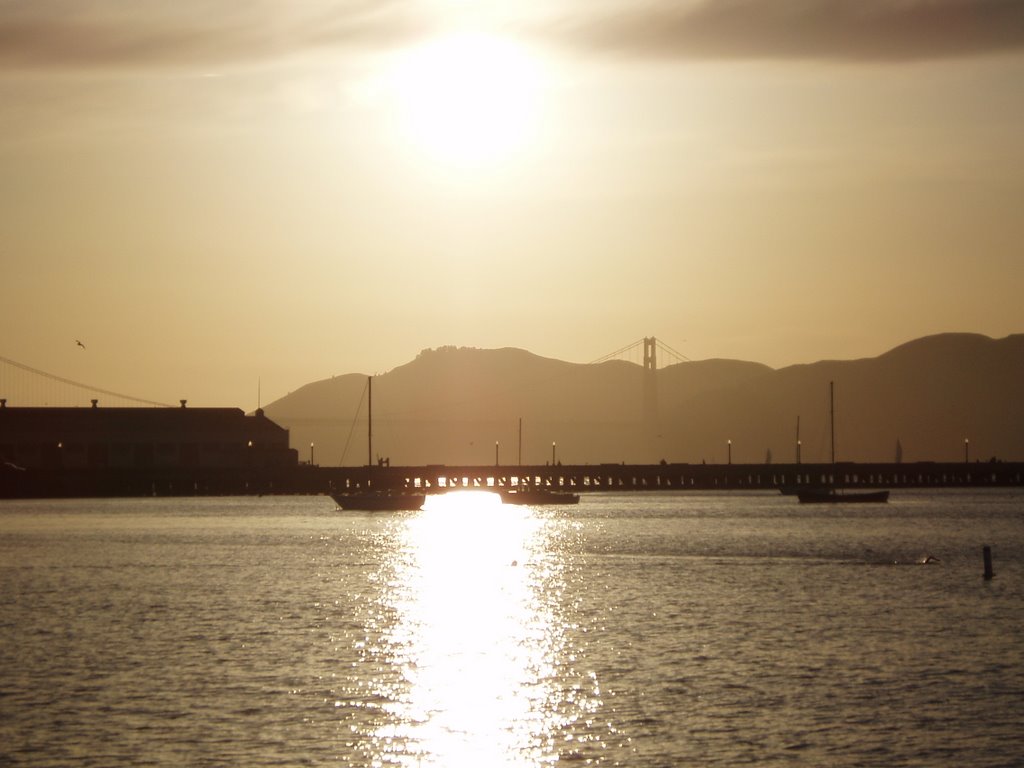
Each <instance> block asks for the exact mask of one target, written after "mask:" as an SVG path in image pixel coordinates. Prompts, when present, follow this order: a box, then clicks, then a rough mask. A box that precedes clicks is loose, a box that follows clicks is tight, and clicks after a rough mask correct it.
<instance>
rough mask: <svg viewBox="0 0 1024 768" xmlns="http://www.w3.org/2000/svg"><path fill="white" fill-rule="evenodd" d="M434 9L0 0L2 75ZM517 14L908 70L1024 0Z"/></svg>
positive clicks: (392, 21)
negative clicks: (906, 64) (907, 64)
mask: <svg viewBox="0 0 1024 768" xmlns="http://www.w3.org/2000/svg"><path fill="white" fill-rule="evenodd" d="M445 7H446V6H444V5H443V4H440V5H437V6H435V7H434V11H433V13H428V10H429V7H428V6H426V5H425V4H424V3H421V2H416V0H303V2H301V3H291V2H283V1H281V0H173V1H171V2H168V1H167V0H0V67H5V68H6V69H8V70H11V69H15V70H17V69H25V68H64V69H77V68H130V67H150V68H152V67H189V68H204V67H219V66H231V65H234V64H247V63H257V62H262V61H267V60H274V59H278V58H282V57H286V56H289V55H292V54H296V53H303V52H307V51H314V50H340V51H347V50H357V51H364V50H373V49H381V48H389V47H394V46H399V45H402V44H405V43H408V42H411V41H414V40H418V39H421V38H423V37H425V36H427V35H429V34H430V33H431V32H434V31H436V30H438V29H441V28H443V27H444V26H445V25H446V24H448V23H451V22H453V21H454V22H457V21H458V20H459V19H458V18H457V14H458V13H460V12H463V13H465V12H466V11H465V7H464V6H461V5H460V6H458V8H462V11H459V10H458V8H457V7H456V6H447V8H448V10H447V11H442V10H438V9H443V8H445ZM488 7H490V6H488ZM502 9H504V10H508V9H507V8H506V7H505V6H502ZM503 12H504V11H503ZM509 12H510V13H511V12H512V11H509ZM514 13H518V14H519V15H520V19H521V20H522V19H524V18H531V19H532V21H531V23H529V24H526V23H524V22H521V23H515V24H512V25H511V26H510V27H509V29H510V31H512V32H515V33H517V34H520V35H526V36H532V37H534V38H538V39H540V40H542V41H544V42H546V43H548V44H549V45H551V46H553V47H561V48H568V49H575V50H577V51H585V52H588V53H591V54H599V55H606V54H615V55H624V56H634V57H649V58H652V57H660V58H678V59H686V58H689V59H700V58H712V59H754V58H758V59H822V60H826V59H833V60H873V61H905V60H918V59H930V58H946V57H955V56H972V55H983V54H988V53H998V52H1006V51H1014V50H1016V51H1019V50H1021V49H1022V48H1024V1H1022V0H651V1H650V2H647V3H641V2H639V0H519V2H518V3H517V4H516V7H515V9H514Z"/></svg>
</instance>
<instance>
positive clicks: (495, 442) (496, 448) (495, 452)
mask: <svg viewBox="0 0 1024 768" xmlns="http://www.w3.org/2000/svg"><path fill="white" fill-rule="evenodd" d="M499 464H500V462H499V461H498V441H497V440H495V441H494V466H496V467H497V466H499Z"/></svg>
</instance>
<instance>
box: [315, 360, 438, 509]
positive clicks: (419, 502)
mask: <svg viewBox="0 0 1024 768" xmlns="http://www.w3.org/2000/svg"><path fill="white" fill-rule="evenodd" d="M366 392H367V424H366V443H367V451H368V456H367V467H372V466H373V377H372V376H368V377H367V378H366ZM331 498H332V499H334V503H335V504H337V505H338V506H339V507H341V508H342V509H347V510H361V511H366V512H396V511H412V510H417V509H419V508H420V507H422V506H423V502H425V501H426V498H427V497H426V495H424V494H422V493H411V492H406V491H402V490H393V489H390V488H384V489H379V490H374V489H371V490H365V491H352V492H337V493H332V494H331Z"/></svg>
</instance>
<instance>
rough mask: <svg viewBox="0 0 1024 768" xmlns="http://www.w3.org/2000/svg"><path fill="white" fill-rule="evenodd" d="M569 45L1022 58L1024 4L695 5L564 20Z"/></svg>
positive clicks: (910, 0) (665, 51)
mask: <svg viewBox="0 0 1024 768" xmlns="http://www.w3.org/2000/svg"><path fill="white" fill-rule="evenodd" d="M551 31H554V34H555V37H556V38H557V39H560V40H562V41H564V42H567V43H570V44H573V45H576V46H579V47H582V48H586V49H590V50H598V51H604V52H616V53H618V54H622V55H630V56H640V57H663V58H698V59H699V58H712V59H751V58H759V59H821V60H828V59H832V60H863V61H891V62H897V61H911V60H920V59H935V58H949V57H957V56H975V55H985V54H990V53H999V52H1006V51H1020V50H1021V49H1022V48H1024V2H1021V0H694V2H690V3H682V4H681V3H680V2H678V1H677V2H668V1H667V0H660V1H659V2H654V3H649V4H647V5H638V4H635V3H633V4H629V5H626V4H623V6H622V8H621V10H619V11H618V12H611V13H606V14H604V15H602V16H600V17H590V18H584V17H582V16H580V17H577V18H564V19H562V20H561V21H560V22H559V23H558V24H557V25H555V27H554V28H553V30H549V32H551Z"/></svg>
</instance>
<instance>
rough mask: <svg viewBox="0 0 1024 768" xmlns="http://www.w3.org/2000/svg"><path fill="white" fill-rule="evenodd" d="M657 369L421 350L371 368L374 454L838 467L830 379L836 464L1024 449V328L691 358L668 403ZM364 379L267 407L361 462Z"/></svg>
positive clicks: (664, 379)
mask: <svg viewBox="0 0 1024 768" xmlns="http://www.w3.org/2000/svg"><path fill="white" fill-rule="evenodd" d="M645 376H646V373H645V371H644V369H643V367H642V366H640V365H637V364H635V363H630V362H627V361H623V360H609V361H606V362H602V363H595V364H583V363H571V362H566V361H562V360H557V359H554V358H546V357H541V356H539V355H535V354H534V353H531V352H529V351H527V350H524V349H520V348H517V347H505V348H501V349H479V348H472V347H452V346H446V347H439V348H437V349H428V350H424V351H422V352H421V353H420V354H419V355H417V356H416V358H414V359H413V360H411V361H409V362H408V363H405V364H403V365H401V366H398V367H396V368H394V369H392V370H390V371H388V372H386V373H384V374H381V375H380V376H376V377H374V383H373V403H374V413H373V416H374V423H373V431H374V454H375V456H374V460H376V459H377V458H378V457H380V458H385V457H386V458H388V459H389V460H390V461H391V463H392V464H393V465H399V464H403V465H422V464H439V463H440V464H493V463H494V462H495V460H498V461H500V462H502V463H509V464H511V463H515V462H517V461H522V462H523V463H544V462H546V461H551V460H552V458H553V457H554V460H556V461H560V462H563V463H578V464H585V463H603V462H614V463H619V462H627V463H655V462H658V461H662V460H664V461H669V462H681V463H699V462H701V461H707V462H709V463H713V462H723V461H726V460H727V458H728V456H729V455H730V454H731V457H732V460H733V462H734V463H761V462H764V461H766V460H770V461H774V462H777V463H784V462H792V461H795V459H796V453H797V440H798V439H799V440H800V452H801V454H802V455H801V459H802V460H803V461H805V462H815V461H827V460H828V450H827V447H828V439H827V432H828V413H827V411H828V404H827V391H828V382H830V381H834V382H835V386H836V444H837V458H838V459H839V460H845V461H865V462H866V461H892V460H894V458H895V457H896V455H897V450H898V451H899V453H900V454H902V457H903V460H905V461H956V460H961V459H962V458H963V457H964V452H965V444H964V441H965V439H966V440H968V441H969V442H968V444H967V451H968V452H969V457H970V458H971V460H972V461H973V460H975V459H984V460H988V459H990V458H992V457H996V458H1000V459H1005V460H1021V458H1024V404H1022V400H1021V398H1020V396H1019V388H1020V385H1021V383H1024V334H1012V335H1009V336H1006V337H1003V338H1002V339H993V338H990V337H988V336H984V335H982V334H974V333H944V334H934V335H931V336H925V337H921V338H918V339H913V340H911V341H908V342H905V343H903V344H900V345H898V346H896V347H893V348H892V349H890V350H888V351H886V352H883V353H882V354H880V355H878V356H876V357H868V358H858V359H853V360H819V361H816V362H813V363H800V364H795V365H789V366H785V367H783V368H778V369H773V368H771V367H769V366H767V365H764V364H761V363H754V362H748V361H742V360H731V359H708V360H698V361H684V362H680V363H676V364H673V365H669V366H666V367H665V368H662V369H659V370H658V371H657V372H656V375H655V382H656V383H655V385H654V391H655V392H656V403H657V407H656V409H654V408H652V407H651V404H650V400H649V394H647V393H649V392H650V384H649V382H648V383H647V384H645ZM366 382H367V376H366V375H364V374H357V373H349V374H342V375H339V376H334V377H331V378H328V379H321V380H319V381H316V382H311V383H309V384H306V385H304V386H303V387H301V388H299V389H298V390H296V391H295V392H292V393H290V394H289V395H287V396H285V397H283V398H280V399H279V400H276V401H274V402H273V403H270V404H268V405H267V406H265V408H264V412H265V413H266V415H267V416H268V417H269V418H271V419H273V420H274V421H276V422H277V423H279V424H281V425H282V426H284V427H286V428H288V429H289V430H290V432H291V442H292V446H293V447H296V448H298V450H299V452H300V456H303V458H304V459H305V458H307V455H305V450H304V447H305V446H307V445H309V444H311V443H312V444H314V445H315V446H316V448H315V455H316V458H317V463H319V464H323V465H337V464H345V465H358V464H364V463H366V460H367V458H368V457H367V454H366V428H367V422H366V402H365V397H366ZM645 386H646V387H647V389H646V390H645ZM798 423H799V431H798V426H797V425H798ZM520 434H521V435H522V437H520ZM897 444H898V445H899V448H898V449H897Z"/></svg>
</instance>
